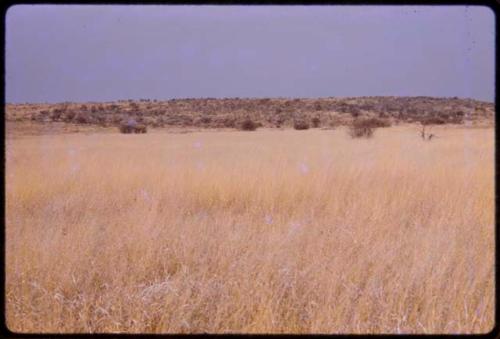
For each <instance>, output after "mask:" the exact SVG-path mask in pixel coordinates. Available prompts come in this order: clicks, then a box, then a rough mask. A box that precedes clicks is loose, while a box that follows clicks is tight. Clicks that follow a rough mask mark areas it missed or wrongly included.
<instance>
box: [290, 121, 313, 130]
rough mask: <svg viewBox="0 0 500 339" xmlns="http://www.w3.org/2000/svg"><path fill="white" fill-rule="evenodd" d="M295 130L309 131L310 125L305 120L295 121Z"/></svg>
mask: <svg viewBox="0 0 500 339" xmlns="http://www.w3.org/2000/svg"><path fill="white" fill-rule="evenodd" d="M293 128H295V129H296V130H305V129H309V123H308V122H307V121H305V120H295V121H294V122H293Z"/></svg>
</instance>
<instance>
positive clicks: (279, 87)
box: [5, 5, 495, 103]
mask: <svg viewBox="0 0 500 339" xmlns="http://www.w3.org/2000/svg"><path fill="white" fill-rule="evenodd" d="M494 25H495V16H494V13H493V12H492V11H491V10H490V9H489V8H487V7H477V6H165V5H164V6H145V5H133V6H132V5H130V6H115V5H85V6H77V5H17V6H14V7H11V8H9V10H8V12H7V17H6V49H5V50H6V58H5V60H6V73H5V74H6V101H7V102H13V103H15V102H62V101H76V102H83V101H112V100H118V99H139V98H150V99H171V98H194V97H217V98H222V97H329V96H339V97H341V96H377V95H391V96H417V95H425V96H444V97H452V96H458V97H468V98H474V99H479V100H484V101H490V102H492V101H493V100H494V78H495V65H494V62H495V43H494V41H495V27H494Z"/></svg>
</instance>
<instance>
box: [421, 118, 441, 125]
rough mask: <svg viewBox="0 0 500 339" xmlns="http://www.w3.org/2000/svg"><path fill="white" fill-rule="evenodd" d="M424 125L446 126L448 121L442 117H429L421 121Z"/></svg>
mask: <svg viewBox="0 0 500 339" xmlns="http://www.w3.org/2000/svg"><path fill="white" fill-rule="evenodd" d="M420 123H421V124H422V125H444V124H446V120H444V119H443V118H441V117H427V118H423V119H421V120H420Z"/></svg>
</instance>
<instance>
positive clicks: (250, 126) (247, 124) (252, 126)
mask: <svg viewBox="0 0 500 339" xmlns="http://www.w3.org/2000/svg"><path fill="white" fill-rule="evenodd" d="M240 129H241V130H242V131H255V130H256V129H257V124H256V123H255V122H254V121H253V120H252V119H250V118H246V119H245V120H243V121H242V122H241V124H240Z"/></svg>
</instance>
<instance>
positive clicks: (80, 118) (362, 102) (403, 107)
mask: <svg viewBox="0 0 500 339" xmlns="http://www.w3.org/2000/svg"><path fill="white" fill-rule="evenodd" d="M494 110H495V109H494V104H493V103H488V102H482V101H477V100H472V99H460V98H456V97H455V98H434V97H351V98H334V97H331V98H317V99H312V98H308V99H289V98H265V99H246V98H227V99H214V98H200V99H190V98H188V99H172V100H167V101H157V100H149V99H141V100H135V101H134V100H121V101H116V102H105V103H97V102H89V103H84V104H82V103H70V102H65V103H58V104H7V105H6V121H7V122H13V121H32V122H36V123H42V124H46V123H53V122H59V123H61V122H62V123H71V124H79V125H88V126H102V127H112V126H118V125H119V124H120V122H121V121H123V120H126V119H130V118H134V119H135V120H136V121H138V122H140V123H142V124H145V125H147V126H148V127H153V128H155V127H201V128H234V127H237V126H239V124H240V123H241V122H242V121H243V120H245V119H247V118H250V119H252V120H253V121H254V122H256V123H257V124H258V125H259V126H264V127H289V126H293V124H294V122H295V121H297V120H301V121H303V120H306V121H311V120H313V119H314V120H315V123H314V125H316V126H318V127H334V126H338V125H347V124H349V123H350V122H351V121H352V120H353V119H354V118H356V117H359V116H374V117H379V118H384V119H389V120H392V121H393V122H409V123H412V122H414V123H418V122H421V121H424V120H428V119H432V121H434V122H435V123H438V124H445V123H455V124H461V123H464V122H465V121H469V122H471V123H474V124H475V123H484V122H486V123H490V124H491V123H492V122H493V120H494Z"/></svg>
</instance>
